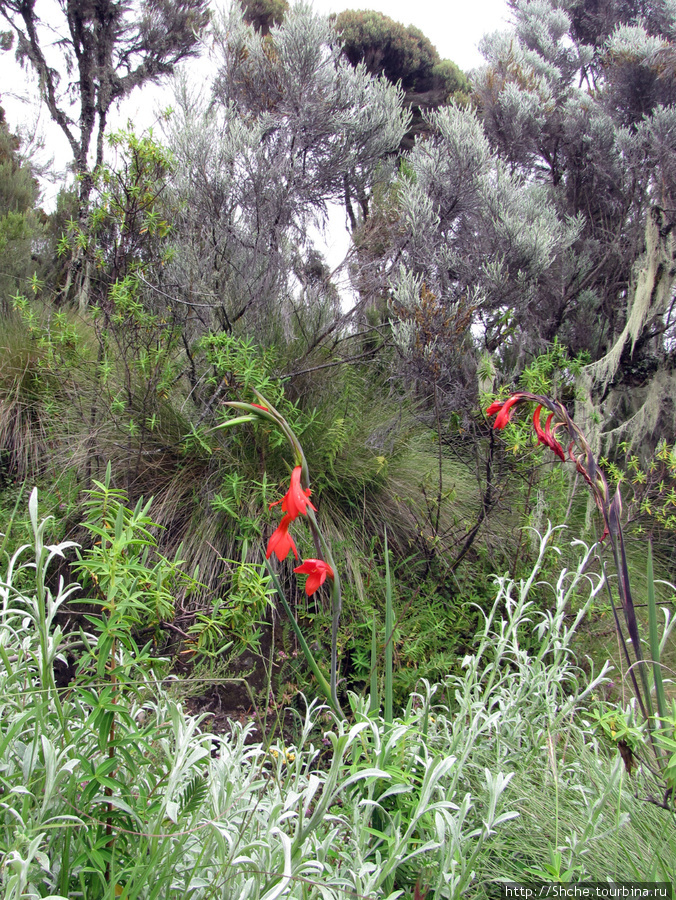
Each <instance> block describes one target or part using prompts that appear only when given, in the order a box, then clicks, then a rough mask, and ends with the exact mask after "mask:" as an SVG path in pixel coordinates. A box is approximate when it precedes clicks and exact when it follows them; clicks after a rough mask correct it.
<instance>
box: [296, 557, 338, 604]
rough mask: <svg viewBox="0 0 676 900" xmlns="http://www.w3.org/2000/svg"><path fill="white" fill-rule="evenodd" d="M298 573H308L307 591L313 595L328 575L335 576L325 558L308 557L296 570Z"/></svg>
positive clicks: (309, 594) (309, 595)
mask: <svg viewBox="0 0 676 900" xmlns="http://www.w3.org/2000/svg"><path fill="white" fill-rule="evenodd" d="M293 571H294V572H296V573H297V574H298V575H307V576H308V579H307V581H306V582H305V593H306V594H307V595H308V597H311V596H312V594H314V592H315V591H316V590H318V589H319V588H320V587H321V586H322V585H323V584H324V582H325V581H326V576H327V575H328V577H329V578H333V569H332V568H331V566H330V565H329V564H328V563H325V562H324V560H323V559H306V560H305V562H304V563H303V565H302V566H297V567H296V568H295V569H294V570H293Z"/></svg>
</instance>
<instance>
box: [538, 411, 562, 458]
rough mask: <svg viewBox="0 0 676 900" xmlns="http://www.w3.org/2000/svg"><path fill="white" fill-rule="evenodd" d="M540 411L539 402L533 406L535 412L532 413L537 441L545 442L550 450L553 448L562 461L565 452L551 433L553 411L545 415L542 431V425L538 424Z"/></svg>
mask: <svg viewBox="0 0 676 900" xmlns="http://www.w3.org/2000/svg"><path fill="white" fill-rule="evenodd" d="M541 412H542V404H539V405H538V406H537V407H536V408H535V413H534V415H533V425H534V426H535V433H536V434H537V436H538V443H539V444H545V446H547V447H549V449H550V450H553V451H554V453H556V455H557V456H558V457H559V459H562V460H563V461H564V462H565V461H566V454H565V453H564V452H563V447H562V446H561V444H559V442H558V441H557V440H556V438H555V437H554V435H553V434H552V419H553V418H554V413H550V414H549V415H548V416H547V421H546V423H545V428H544V431H543V430H542V425H541V424H540V413H541Z"/></svg>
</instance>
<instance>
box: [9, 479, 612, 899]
mask: <svg viewBox="0 0 676 900" xmlns="http://www.w3.org/2000/svg"><path fill="white" fill-rule="evenodd" d="M31 521H32V530H33V537H32V543H31V544H26V545H24V546H22V547H20V548H19V549H18V550H17V552H16V553H15V554H14V556H13V557H12V560H11V561H10V563H9V566H8V567H6V568H5V570H4V572H3V575H2V580H1V582H0V601H1V602H0V697H2V720H1V723H2V724H1V725H0V779H1V780H2V785H3V802H2V804H1V805H0V838H1V844H2V848H3V849H2V858H1V859H0V879H1V883H2V890H3V892H4V893H3V896H4V897H5V898H8V900H9V898H14V897H17V898H18V897H19V896H30V897H38V896H45V893H46V892H47V893H49V896H51V897H52V898H53V900H57V898H61V897H66V896H75V895H78V894H79V893H81V892H82V891H83V890H84V892H85V893H84V895H86V896H90V895H91V896H104V895H105V896H112V895H113V891H117V893H118V894H119V893H120V892H121V895H122V896H125V897H129V898H153V897H164V896H166V897H169V896H173V894H174V893H175V892H177V891H178V892H180V893H181V894H182V896H190V897H192V898H195V900H197V898H210V897H224V898H225V897H232V896H237V897H247V898H256V900H263V898H264V900H274V898H277V897H298V898H300V897H310V896H312V897H315V896H316V897H320V896H321V897H323V898H336V900H338V898H342V897H344V896H345V893H346V892H348V893H352V892H356V893H357V894H358V895H362V896H373V897H380V896H382V897H386V896H391V897H394V896H397V895H398V894H397V890H396V889H395V885H399V886H401V885H402V884H406V883H408V884H410V885H412V884H413V883H415V882H416V881H419V883H420V884H421V885H422V886H424V887H425V888H427V889H428V896H430V897H434V898H453V897H458V896H460V895H461V894H462V893H463V892H464V891H465V890H466V889H468V887H469V886H470V885H478V884H481V883H483V882H484V881H485V880H486V878H487V877H488V874H489V873H490V872H492V871H493V869H492V868H491V867H492V866H494V861H495V855H494V850H493V849H492V848H493V846H494V843H495V841H496V840H503V839H505V840H506V839H508V835H509V832H510V829H511V828H512V827H513V825H514V823H516V822H518V818H517V816H518V813H517V811H516V810H515V808H514V802H515V800H517V799H518V798H516V797H514V796H513V794H512V793H510V782H511V780H512V778H513V775H514V773H515V772H517V771H519V772H520V774H521V776H522V777H523V775H524V773H527V772H528V771H531V770H532V767H533V766H534V765H535V766H536V771H537V772H538V773H539V771H540V769H539V767H540V765H541V763H539V762H538V760H539V759H541V757H542V755H543V754H545V758H548V757H551V765H552V766H553V774H554V777H557V776H556V771H557V769H556V765H557V764H556V762H555V761H553V760H554V757H555V756H556V753H557V751H556V749H555V744H556V741H557V740H558V735H560V734H561V735H563V734H565V735H566V745H567V744H568V742H569V740H570V741H571V744H570V747H571V749H570V750H569V757H570V754H571V753H572V752H573V749H572V748H574V747H575V746H577V744H578V743H579V740H580V738H582V739H583V741H584V740H586V742H587V744H588V746H589V747H591V756H592V759H593V758H594V754H598V752H599V751H598V747H596V744H595V742H594V740H593V738H592V737H591V735H590V734H589V732H588V731H587V730H586V726H585V724H584V720H583V719H582V720H580V719H579V716H580V713H582V714H583V711H584V707H585V704H586V702H587V700H588V698H589V697H590V695H591V692H592V691H594V690H595V689H597V688H598V686H599V685H600V684H602V682H603V681H604V680H605V679H606V676H607V671H608V667H607V665H606V666H604V667H603V668H602V670H601V671H600V672H598V673H593V672H592V674H591V675H589V676H585V674H584V673H583V672H582V670H581V669H580V668H578V666H577V665H576V663H575V659H574V657H573V654H572V650H571V641H572V638H573V635H574V632H575V629H576V628H577V626H578V625H579V623H580V621H581V619H582V618H583V617H584V615H585V614H586V612H587V610H588V609H589V606H590V604H591V603H592V602H593V601H594V598H595V597H596V595H597V593H598V591H599V589H600V581H599V580H598V579H597V578H595V577H594V576H590V575H587V574H586V570H587V567H588V564H589V561H590V558H591V555H592V553H593V550H592V549H590V548H587V547H585V546H584V545H580V547H581V551H582V553H581V558H580V560H579V563H578V565H577V567H576V569H574V570H573V571H572V572H565V571H564V572H562V573H561V574H560V576H559V577H558V579H557V581H556V583H555V584H553V585H552V586H551V591H552V598H553V602H552V603H551V604H549V609H548V610H546V611H544V612H542V611H539V610H538V607H536V606H535V604H534V602H533V600H532V599H531V596H530V595H531V592H532V590H533V588H534V585H535V584H536V583H537V579H538V577H539V575H540V571H541V567H542V565H543V563H544V560H545V557H546V555H547V554H551V553H552V552H555V548H554V547H553V544H552V540H553V535H554V529H552V528H551V527H550V528H549V529H548V530H547V532H546V533H545V534H544V535H543V536H542V537H541V538H540V543H539V550H538V555H537V560H536V563H535V566H534V568H533V571H532V572H531V574H530V576H529V577H528V578H527V579H526V580H524V581H520V582H514V581H511V580H510V579H508V578H506V577H501V578H498V579H496V585H497V591H496V596H495V601H494V604H493V606H492V608H491V609H490V610H489V611H488V612H482V613H481V615H480V622H481V624H480V627H479V630H478V634H477V640H476V646H475V648H474V650H473V651H472V652H471V653H469V654H468V655H467V656H466V657H465V658H464V660H463V661H462V667H461V673H460V674H458V675H453V676H451V677H449V678H448V679H447V681H446V682H445V683H443V684H441V685H428V684H426V683H423V685H422V690H421V692H420V693H419V694H414V695H413V696H412V697H411V700H410V702H409V704H408V707H407V709H406V710H404V711H403V713H402V715H401V717H399V718H398V719H395V721H394V722H393V723H392V724H386V723H384V722H383V721H382V720H381V719H380V718H378V717H374V716H373V715H370V714H369V712H368V709H369V700H368V698H359V697H356V696H354V697H352V701H351V702H352V718H351V721H350V722H346V721H339V720H337V719H336V718H335V717H334V716H332V714H330V713H329V712H328V711H327V710H326V709H323V708H321V707H319V706H318V705H317V703H316V702H311V703H309V704H307V708H306V711H305V713H304V714H297V715H298V729H297V730H298V740H297V743H296V745H293V746H291V745H288V744H285V743H282V742H280V741H273V742H263V743H261V742H256V741H253V742H252V733H251V726H245V727H242V726H239V725H236V724H235V725H233V731H232V734H230V735H224V736H216V735H212V734H209V733H207V732H205V731H203V730H201V728H200V724H201V723H200V720H199V719H195V718H193V717H190V716H187V715H186V714H185V713H184V711H183V710H182V708H181V707H180V705H178V704H177V703H176V702H175V701H174V700H172V699H171V696H170V695H169V694H168V693H167V690H166V688H165V687H163V686H162V684H161V683H160V682H158V681H156V680H154V679H153V677H152V676H151V675H150V674H148V676H147V677H146V678H145V679H143V680H142V681H139V683H138V684H137V685H136V688H135V690H134V691H133V692H130V693H129V694H126V695H124V696H122V695H121V696H120V697H119V698H118V704H119V705H120V710H119V716H118V719H119V723H120V725H119V727H120V731H119V732H118V740H119V741H121V743H120V746H121V747H123V746H124V742H125V740H129V741H132V742H133V746H134V748H135V749H134V752H135V753H136V760H137V762H136V764H135V766H134V768H133V769H129V768H128V767H124V766H120V767H118V768H115V767H114V766H112V765H111V762H110V757H109V756H108V752H107V750H105V749H104V750H102V749H101V745H100V742H99V739H98V734H97V728H96V727H95V726H94V725H93V724H91V723H93V721H94V711H95V708H96V707H92V706H91V704H92V702H94V701H95V699H96V690H97V688H96V687H95V686H93V685H92V684H91V683H88V685H87V691H78V688H77V680H76V681H75V682H74V683H73V684H72V685H71V686H69V689H68V690H67V691H64V690H63V689H61V688H58V687H57V686H56V684H55V683H54V678H53V662H54V660H56V659H58V658H60V657H65V655H66V654H67V652H68V651H69V650H70V651H73V649H76V648H75V646H74V644H73V640H74V639H73V637H72V636H70V637H69V636H66V635H64V633H63V632H62V631H61V630H60V628H59V626H58V624H56V620H55V615H56V611H57V610H58V609H59V608H60V607H61V606H62V605H63V603H64V602H65V600H67V599H68V598H69V597H70V596H71V595H72V592H73V590H74V588H73V586H70V587H65V586H64V584H63V582H60V583H59V585H58V586H57V587H56V592H55V593H52V590H50V588H49V587H48V586H47V584H48V581H49V579H48V569H49V566H50V563H51V562H52V561H53V559H55V558H56V557H58V556H61V555H62V554H63V553H64V552H67V551H68V545H67V544H60V545H54V546H48V545H46V543H45V540H44V534H45V528H46V523H45V522H42V523H38V517H37V496H36V494H35V492H34V494H33V496H32V498H31ZM571 609H574V610H575V613H574V616H573V617H571V616H570V610H571ZM82 639H83V640H85V641H88V642H89V644H88V645H89V646H90V652H93V653H94V654H95V653H96V652H97V649H96V647H95V646H92V644H91V641H92V638H91V635H90V636H89V637H87V636H86V635H82ZM81 650H82V648H80V652H81ZM102 689H103V688H102V686H99V688H98V690H102ZM322 733H323V736H322ZM585 735H586V738H585ZM320 750H323V755H324V759H323V761H321V762H320V758H319V757H320ZM564 752H565V751H564ZM560 765H561V766H562V767H563V766H564V761H563V757H562V759H561V761H560ZM565 766H566V767H567V769H566V771H568V772H569V773H571V772H576V771H577V770H576V769H575V763H574V759H571V758H569V759H568V760H567V761H566V763H565ZM604 766H605V764H604V763H603V761H602V759H599V763H598V767H597V770H596V774H595V779H596V780H595V784H594V785H591V784H590V785H586V786H585V788H584V791H583V794H582V795H581V796H583V798H584V803H581V804H580V807H579V810H578V812H577V813H576V822H577V825H576V828H577V827H578V825H579V829H578V831H579V833H578V831H576V832H575V833H574V834H573V833H571V834H569V835H566V836H565V845H566V847H567V848H568V849H567V853H568V855H569V856H570V858H571V861H572V862H578V863H579V861H580V860H582V861H584V860H585V859H586V858H587V856H589V855H590V854H591V853H592V850H593V846H594V844H595V842H596V841H599V842H600V841H601V838H604V839H606V841H607V837H608V835H610V834H612V833H613V829H614V828H620V827H623V826H624V825H625V824H626V822H627V819H626V815H624V814H622V815H620V814H619V813H618V814H617V816H616V817H615V819H613V817H612V816H610V817H608V816H606V815H605V814H604V812H603V810H604V809H605V806H606V805H607V803H608V802H611V799H610V798H611V797H612V796H613V794H614V792H615V791H616V790H617V772H616V771H615V770H613V772H612V773H610V774H606V775H603V774H602V773H603V769H604ZM94 772H101V773H107V774H102V775H101V784H100V785H99V787H98V790H96V789H94V790H92V788H96V785H95V784H93V782H92V779H94V781H95V780H96V778H97V777H98V776H95V775H93V773H94ZM578 774H579V773H578ZM539 777H540V776H539V774H538V778H539ZM106 779H107V780H106ZM111 779H112V780H111ZM104 785H105V786H106V787H107V788H108V789H107V790H105V791H104ZM581 790H582V789H581ZM141 797H145V798H147V799H146V800H145V801H143V802H140V799H139V798H141ZM106 809H108V810H109V811H110V810H116V811H117V812H118V813H123V814H125V815H128V816H129V818H128V822H129V823H130V824H128V825H127V827H126V829H125V828H123V829H122V830H121V831H117V830H115V831H113V832H112V833H111V834H110V836H109V837H106V836H105V833H104V844H102V845H100V847H99V849H98V850H96V848H93V847H92V846H91V841H92V837H91V836H92V834H93V833H94V829H95V828H96V825H97V823H98V824H99V825H100V824H102V823H101V819H102V817H103V816H105V815H109V814H110V812H109V813H105V810H106ZM563 837H564V836H562V840H563ZM129 840H131V841H132V842H133V847H134V852H133V853H132V854H130V853H129V852H126V851H125V852H120V853H119V855H118V856H116V851H115V850H114V849H111V850H110V853H109V854H108V856H106V855H105V852H106V851H105V848H106V846H108V847H109V848H116V847H120V848H122V846H123V845H124V841H129ZM572 862H571V864H572ZM97 866H98V867H99V870H98V873H97V871H96V870H97ZM87 885H89V887H87ZM74 890H75V892H76V893H75V894H73V891H74ZM106 891H109V893H106ZM116 895H117V894H116Z"/></svg>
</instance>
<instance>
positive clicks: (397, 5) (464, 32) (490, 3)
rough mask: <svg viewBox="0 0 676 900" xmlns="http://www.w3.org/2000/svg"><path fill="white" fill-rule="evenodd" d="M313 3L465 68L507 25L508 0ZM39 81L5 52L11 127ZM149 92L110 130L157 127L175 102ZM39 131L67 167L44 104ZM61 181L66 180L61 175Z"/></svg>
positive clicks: (46, 200) (4, 97) (46, 193)
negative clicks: (386, 20) (427, 43)
mask: <svg viewBox="0 0 676 900" xmlns="http://www.w3.org/2000/svg"><path fill="white" fill-rule="evenodd" d="M37 5H38V10H39V11H41V10H40V8H41V7H42V6H44V7H45V8H47V5H48V4H47V3H45V0H38V4H37ZM312 5H313V6H314V8H315V9H316V10H317V11H318V12H322V13H326V14H329V13H332V12H336V13H337V12H341V11H342V10H344V9H374V10H377V11H378V12H382V13H384V14H385V15H387V16H389V17H390V18H392V19H394V20H395V21H397V22H401V23H402V24H404V25H415V26H416V27H417V28H419V29H420V30H421V31H422V32H423V34H425V35H426V36H427V37H428V38H429V39H430V40H431V41H432V43H433V44H434V45H435V47H436V48H437V50H438V51H439V55H440V56H441V57H442V59H451V60H452V61H453V62H455V63H456V64H457V65H458V66H460V68H461V69H463V70H464V71H469V70H470V69H472V68H475V67H476V66H479V65H481V63H482V58H481V55H480V53H479V51H478V44H479V41H480V40H481V38H482V37H483V35H484V34H486V33H490V32H493V31H497V30H502V29H504V28H505V27H507V24H508V8H507V0H472V2H471V3H470V4H468V3H467V2H460V0H414V2H411V0H366V2H359V0H356V2H349V0H312ZM34 84H35V82H34V80H33V79H31V78H30V77H29V75H28V74H27V73H25V72H23V71H22V70H21V69H20V67H19V66H18V65H17V64H16V62H15V61H14V54H13V52H9V53H0V105H2V106H3V107H4V109H5V112H6V114H7V119H8V122H9V125H10V128H12V129H14V130H16V129H18V128H19V126H22V127H23V128H28V129H32V128H34V127H35V124H36V106H35V104H34V103H25V102H21V100H20V98H21V97H22V96H23V97H26V96H30V97H33V98H34V97H35V87H34ZM150 90H152V89H150ZM150 90H149V89H148V88H146V89H142V90H141V91H135V92H134V93H133V94H132V95H131V97H129V98H128V99H127V100H125V101H124V102H123V103H122V104H121V106H120V109H119V112H118V115H117V116H115V117H114V118H113V117H111V123H110V128H109V130H110V129H114V128H117V127H120V126H123V125H124V124H126V121H127V120H128V119H130V118H131V119H132V120H134V122H135V123H136V125H137V129H138V130H143V129H144V128H147V127H148V126H150V125H152V124H153V120H154V118H155V114H154V112H150V111H149V109H152V110H154V109H156V108H157V107H158V105H159V104H160V102H165V103H168V102H170V101H169V100H166V101H156V102H155V103H154V104H152V105H149V103H148V96H149V93H150ZM157 96H158V97H159V93H158V94H157ZM165 96H167V95H166V93H165ZM37 131H38V132H39V133H42V134H43V136H44V137H45V141H46V149H45V152H44V154H43V155H42V158H43V159H46V158H52V159H53V160H54V164H55V168H57V169H61V171H63V169H64V167H65V166H66V165H67V164H68V162H69V161H70V158H71V153H70V148H69V146H68V143H67V141H66V138H65V136H64V135H63V133H62V132H61V130H60V129H59V128H58V126H56V125H54V124H53V123H52V122H51V121H50V119H49V114H48V112H47V110H46V108H44V107H43V108H42V110H41V111H40V114H39V119H38V121H37ZM59 181H61V183H62V178H59ZM57 190H58V183H57V184H55V185H51V186H50V185H49V184H44V185H43V205H44V206H45V208H47V209H49V208H51V207H52V206H53V203H54V199H55V196H56V191H57Z"/></svg>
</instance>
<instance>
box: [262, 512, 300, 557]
mask: <svg viewBox="0 0 676 900" xmlns="http://www.w3.org/2000/svg"><path fill="white" fill-rule="evenodd" d="M293 518H294V517H293V516H291V515H286V516H284V518H283V519H282V521H281V522H280V523H279V525H278V526H277V528H276V529H275V531H273V532H272V534H271V535H270V540H269V541H268V549H267V550H266V552H265V557H266V559H270V557H271V556H272V554H273V553H274V554H276V556H277V559H278V560H279V561H280V562H281V561H282V560H283V559H286V557H287V556H288V555H289V550H291V551H293V555H294V556H295V557H296V559H298V551H297V550H296V545H295V544H294V542H293V538H292V537H291V535H290V534H289V525H290V524H291V523H292V522H293Z"/></svg>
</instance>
